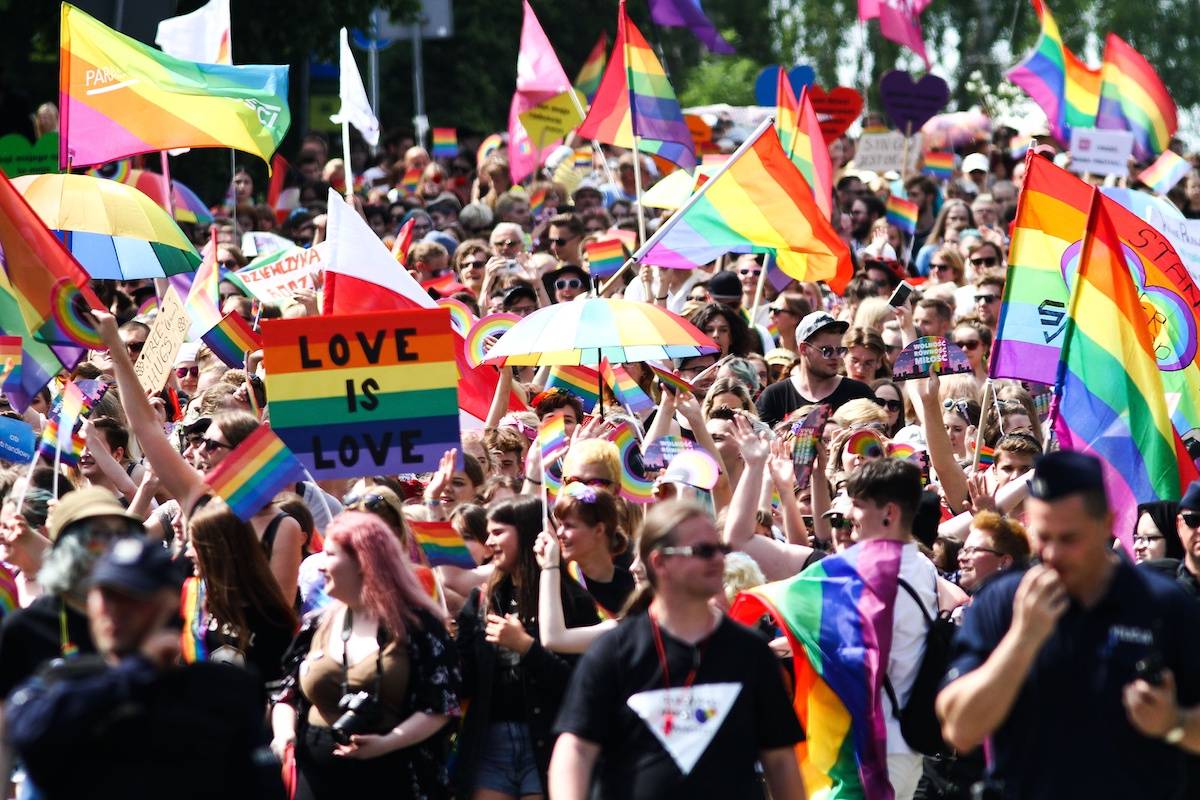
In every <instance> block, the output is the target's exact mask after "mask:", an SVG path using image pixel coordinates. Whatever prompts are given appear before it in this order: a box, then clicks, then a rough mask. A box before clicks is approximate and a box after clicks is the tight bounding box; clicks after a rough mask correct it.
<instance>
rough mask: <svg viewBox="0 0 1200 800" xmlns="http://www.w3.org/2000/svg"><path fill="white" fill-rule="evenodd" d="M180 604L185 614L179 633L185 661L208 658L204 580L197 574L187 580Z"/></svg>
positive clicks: (181, 653) (181, 651) (187, 662)
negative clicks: (205, 644) (205, 640)
mask: <svg viewBox="0 0 1200 800" xmlns="http://www.w3.org/2000/svg"><path fill="white" fill-rule="evenodd" d="M179 605H180V611H181V612H182V614H183V631H181V632H180V634H179V648H180V655H182V656H183V663H185V664H195V663H197V662H198V661H204V660H205V659H206V658H208V648H206V647H205V646H204V636H205V633H206V631H205V625H204V581H202V580H200V579H199V578H197V577H195V576H193V577H190V578H188V579H187V580H185V581H184V582H183V592H182V598H181V600H180V604H179Z"/></svg>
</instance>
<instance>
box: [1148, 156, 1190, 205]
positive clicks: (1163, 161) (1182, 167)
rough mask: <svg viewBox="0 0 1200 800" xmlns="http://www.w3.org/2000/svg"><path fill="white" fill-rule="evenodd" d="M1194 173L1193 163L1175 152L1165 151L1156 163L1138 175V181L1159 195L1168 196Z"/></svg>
mask: <svg viewBox="0 0 1200 800" xmlns="http://www.w3.org/2000/svg"><path fill="white" fill-rule="evenodd" d="M1191 171H1192V162H1190V161H1188V160H1187V159H1186V158H1183V157H1182V156H1180V155H1179V154H1177V153H1176V152H1175V151H1174V150H1163V151H1162V155H1160V156H1159V157H1158V158H1157V159H1155V161H1154V163H1153V164H1151V165H1150V166H1148V167H1146V168H1145V169H1144V170H1142V171H1141V172H1140V173H1138V180H1139V181H1141V182H1142V183H1144V184H1146V185H1147V186H1149V187H1150V188H1151V189H1153V190H1154V191H1156V192H1158V193H1159V194H1166V193H1167V192H1169V191H1171V189H1173V188H1174V187H1175V184H1177V183H1179V182H1180V181H1181V180H1183V178H1184V176H1185V175H1187V174H1188V173H1189V172H1191Z"/></svg>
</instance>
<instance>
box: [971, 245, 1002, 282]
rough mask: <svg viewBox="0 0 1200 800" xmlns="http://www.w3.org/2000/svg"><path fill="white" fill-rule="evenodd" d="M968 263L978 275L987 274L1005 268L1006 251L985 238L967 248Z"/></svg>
mask: <svg viewBox="0 0 1200 800" xmlns="http://www.w3.org/2000/svg"><path fill="white" fill-rule="evenodd" d="M967 263H968V264H970V265H971V270H972V271H973V272H974V273H975V274H976V275H986V274H988V273H989V272H994V271H995V270H998V269H1004V252H1003V249H1002V248H1001V247H1000V245H998V244H996V243H995V242H992V241H988V240H987V239H984V240H982V241H977V242H975V243H974V244H972V245H971V246H970V247H969V248H968V249H967Z"/></svg>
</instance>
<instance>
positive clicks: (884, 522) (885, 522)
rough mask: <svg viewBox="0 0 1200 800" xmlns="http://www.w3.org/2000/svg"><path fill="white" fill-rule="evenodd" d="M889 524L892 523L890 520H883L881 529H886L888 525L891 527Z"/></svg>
mask: <svg viewBox="0 0 1200 800" xmlns="http://www.w3.org/2000/svg"><path fill="white" fill-rule="evenodd" d="M891 524H892V521H891V520H890V519H884V521H883V527H885V528H886V527H887V526H888V525H891Z"/></svg>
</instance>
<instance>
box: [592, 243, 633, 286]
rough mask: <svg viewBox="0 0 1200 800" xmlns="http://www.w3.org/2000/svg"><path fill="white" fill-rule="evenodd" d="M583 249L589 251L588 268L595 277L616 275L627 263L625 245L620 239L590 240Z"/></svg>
mask: <svg viewBox="0 0 1200 800" xmlns="http://www.w3.org/2000/svg"><path fill="white" fill-rule="evenodd" d="M583 249H584V252H585V253H587V260H588V268H589V269H590V270H591V271H592V276H593V277H595V278H607V277H609V276H610V275H614V274H616V272H617V270H619V269H620V268H621V265H622V264H624V263H625V245H624V244H623V243H622V242H621V240H620V239H600V240H599V241H595V242H588V243H587V244H586V245H584V247H583Z"/></svg>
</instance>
